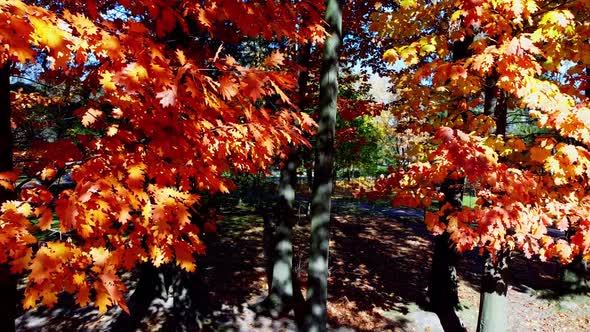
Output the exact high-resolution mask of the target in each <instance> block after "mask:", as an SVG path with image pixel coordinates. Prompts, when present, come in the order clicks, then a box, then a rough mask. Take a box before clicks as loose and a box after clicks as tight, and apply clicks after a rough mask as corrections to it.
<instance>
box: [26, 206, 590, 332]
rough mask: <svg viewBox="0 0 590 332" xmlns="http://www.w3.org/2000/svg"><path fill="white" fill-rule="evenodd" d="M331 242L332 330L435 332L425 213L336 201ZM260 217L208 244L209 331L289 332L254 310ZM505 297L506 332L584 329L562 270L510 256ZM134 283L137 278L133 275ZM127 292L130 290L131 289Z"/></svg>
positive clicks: (468, 291)
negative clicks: (560, 293)
mask: <svg viewBox="0 0 590 332" xmlns="http://www.w3.org/2000/svg"><path fill="white" fill-rule="evenodd" d="M333 212H334V214H333V220H332V225H331V230H332V233H331V240H330V250H331V252H330V280H329V291H328V292H329V304H328V311H329V322H330V326H331V330H333V331H431V332H434V331H439V330H440V328H439V327H438V326H439V325H438V323H437V318H436V316H435V315H434V314H432V313H430V312H428V311H425V309H424V308H425V306H426V282H427V279H428V275H429V269H430V259H431V253H432V236H430V235H429V234H428V232H427V231H426V229H425V227H424V225H423V223H422V222H421V221H420V217H421V212H420V211H417V210H411V209H393V208H387V207H376V206H373V205H369V204H367V203H360V202H359V201H356V200H352V199H344V198H336V199H335V201H334V204H333ZM301 224H302V225H298V226H296V227H295V240H294V246H295V248H294V250H295V258H294V265H295V267H296V271H297V272H298V275H299V277H300V279H301V280H302V281H303V282H304V281H305V279H306V272H305V270H306V264H305V255H303V254H302V253H303V252H304V251H305V250H306V248H307V244H308V241H309V240H308V233H309V229H308V227H306V226H303V224H304V223H303V222H302V223H301ZM262 231H263V224H262V219H261V218H260V217H259V216H258V215H257V214H256V213H255V212H254V211H253V210H251V209H247V208H232V209H230V210H226V211H224V219H223V221H221V222H220V223H219V225H218V233H217V235H216V236H214V237H213V238H212V239H208V241H209V243H208V253H207V255H206V256H204V257H202V258H201V259H200V268H201V269H202V270H201V272H202V276H203V277H202V278H201V281H202V283H203V285H202V287H203V289H206V293H207V294H208V295H207V297H208V299H207V305H208V307H209V309H210V311H209V313H208V314H207V315H206V316H204V317H202V319H201V322H202V323H203V325H202V329H203V330H205V331H294V330H295V324H294V323H293V320H292V319H291V318H290V317H285V318H281V319H279V320H275V321H273V320H271V319H269V318H267V317H262V316H257V315H255V314H254V312H253V311H252V310H250V309H249V308H250V306H251V305H253V304H255V303H257V302H258V301H260V300H261V299H263V297H264V294H265V292H266V281H265V272H264V257H263V243H262ZM511 272H512V282H511V285H510V288H509V291H508V299H509V300H508V301H509V304H508V315H509V318H508V319H509V320H508V323H509V330H510V331H590V296H587V295H576V296H569V297H567V298H556V297H554V296H553V295H554V294H555V293H554V290H555V289H557V287H558V276H559V266H558V264H556V263H552V262H549V263H542V262H539V261H532V262H531V261H528V260H526V259H525V258H524V257H518V256H517V257H514V259H513V260H512V265H511ZM480 273H481V259H480V258H479V257H478V256H477V255H475V254H467V255H464V257H463V259H462V260H461V265H460V268H459V275H460V279H461V282H460V289H459V292H460V299H461V303H462V306H463V309H462V310H461V311H460V312H459V315H460V317H461V318H462V320H463V321H464V323H465V324H466V327H467V328H468V330H469V331H475V324H476V322H477V312H478V305H479V304H478V303H479V293H478V289H479V275H480ZM129 279H130V280H131V279H133V277H129ZM129 285H130V287H129V288H130V290H131V291H133V282H132V281H129ZM171 310H178V306H174V305H171V304H170V300H169V299H166V295H165V294H164V295H163V298H160V299H157V300H154V301H153V302H152V304H151V306H150V309H149V311H148V313H147V314H146V316H145V317H144V318H143V319H142V320H141V323H140V324H139V325H138V330H140V331H158V330H176V329H172V328H170V327H168V328H166V327H163V326H173V324H172V325H171V324H170V322H168V324H167V325H166V324H165V322H164V321H165V320H166V319H170V317H172V316H173V313H170V311H171ZM120 315H121V311H120V309H111V310H109V311H108V312H107V313H106V314H104V315H100V314H98V312H97V310H95V309H93V308H83V309H79V308H78V309H76V308H74V306H73V305H72V301H71V300H68V299H65V300H64V301H62V302H60V305H58V306H57V307H56V308H53V309H52V310H48V309H47V308H43V307H39V308H37V309H35V310H31V311H28V312H26V313H23V314H22V316H20V317H19V318H18V320H17V330H18V331H110V330H113V328H112V324H113V322H114V321H116V319H117V317H118V316H120Z"/></svg>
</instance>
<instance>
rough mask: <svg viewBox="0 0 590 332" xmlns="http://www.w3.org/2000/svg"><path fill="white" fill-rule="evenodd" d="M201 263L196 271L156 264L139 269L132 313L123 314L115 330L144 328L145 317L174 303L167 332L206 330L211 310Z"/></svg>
mask: <svg viewBox="0 0 590 332" xmlns="http://www.w3.org/2000/svg"><path fill="white" fill-rule="evenodd" d="M202 271H203V266H201V265H199V267H198V269H197V271H196V272H194V273H188V272H185V271H182V270H180V269H179V268H178V267H176V266H172V265H166V266H162V267H159V268H157V267H155V266H153V265H152V264H151V263H144V264H142V265H141V266H140V268H139V280H138V281H137V284H136V286H135V289H134V290H133V293H132V295H131V296H130V298H129V300H128V305H129V311H130V313H131V315H127V314H126V313H121V315H120V316H119V317H118V318H117V320H116V321H115V322H114V323H113V325H112V326H111V327H110V330H111V331H120V332H124V331H125V332H126V331H136V330H142V329H143V328H145V326H142V320H143V319H144V318H145V317H149V316H150V315H151V314H152V313H153V311H154V310H159V309H162V307H165V306H170V305H171V307H172V309H171V310H170V312H171V314H169V315H167V317H166V320H165V322H164V326H163V327H162V330H163V331H195V330H201V329H202V325H203V324H202V320H201V318H202V317H203V316H206V315H207V313H208V312H209V310H210V308H209V301H208V299H209V298H208V294H207V289H206V285H204V282H203V278H202V273H203V272H202Z"/></svg>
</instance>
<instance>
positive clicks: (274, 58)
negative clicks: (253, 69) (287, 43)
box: [264, 51, 285, 67]
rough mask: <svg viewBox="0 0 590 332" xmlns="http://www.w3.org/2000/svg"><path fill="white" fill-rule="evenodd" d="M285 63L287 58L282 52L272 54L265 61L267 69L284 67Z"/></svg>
mask: <svg viewBox="0 0 590 332" xmlns="http://www.w3.org/2000/svg"><path fill="white" fill-rule="evenodd" d="M284 61H285V56H284V55H283V53H281V52H280V51H274V52H272V53H271V54H270V55H269V56H268V57H267V58H266V59H264V65H265V66H267V67H279V66H282V65H283V63H284Z"/></svg>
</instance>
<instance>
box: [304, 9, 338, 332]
mask: <svg viewBox="0 0 590 332" xmlns="http://www.w3.org/2000/svg"><path fill="white" fill-rule="evenodd" d="M326 21H327V22H328V25H329V28H328V32H329V33H330V35H329V37H328V38H327V39H326V41H325V44H324V56H323V62H322V72H321V75H320V110H319V116H320V117H319V128H318V134H317V143H316V144H317V159H316V162H315V172H314V173H315V174H314V175H315V177H314V183H313V191H312V202H311V246H310V252H309V270H308V287H307V300H308V301H307V308H306V314H305V319H304V322H303V331H313V332H319V331H326V329H327V301H328V252H329V235H330V228H329V225H330V209H331V204H332V200H331V197H332V189H333V188H332V176H333V168H334V135H335V128H336V114H337V98H338V49H339V47H340V43H341V37H342V8H341V4H340V2H339V1H338V0H328V1H327V3H326Z"/></svg>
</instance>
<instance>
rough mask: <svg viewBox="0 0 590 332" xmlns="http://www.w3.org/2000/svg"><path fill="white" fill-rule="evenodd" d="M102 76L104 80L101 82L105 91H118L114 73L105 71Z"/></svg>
mask: <svg viewBox="0 0 590 332" xmlns="http://www.w3.org/2000/svg"><path fill="white" fill-rule="evenodd" d="M100 76H101V77H102V78H101V79H100V81H99V82H100V84H101V85H102V87H103V88H104V89H105V90H111V91H112V90H117V86H116V85H115V83H114V82H113V76H115V75H114V74H113V73H111V72H108V71H105V72H104V73H101V74H100Z"/></svg>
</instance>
